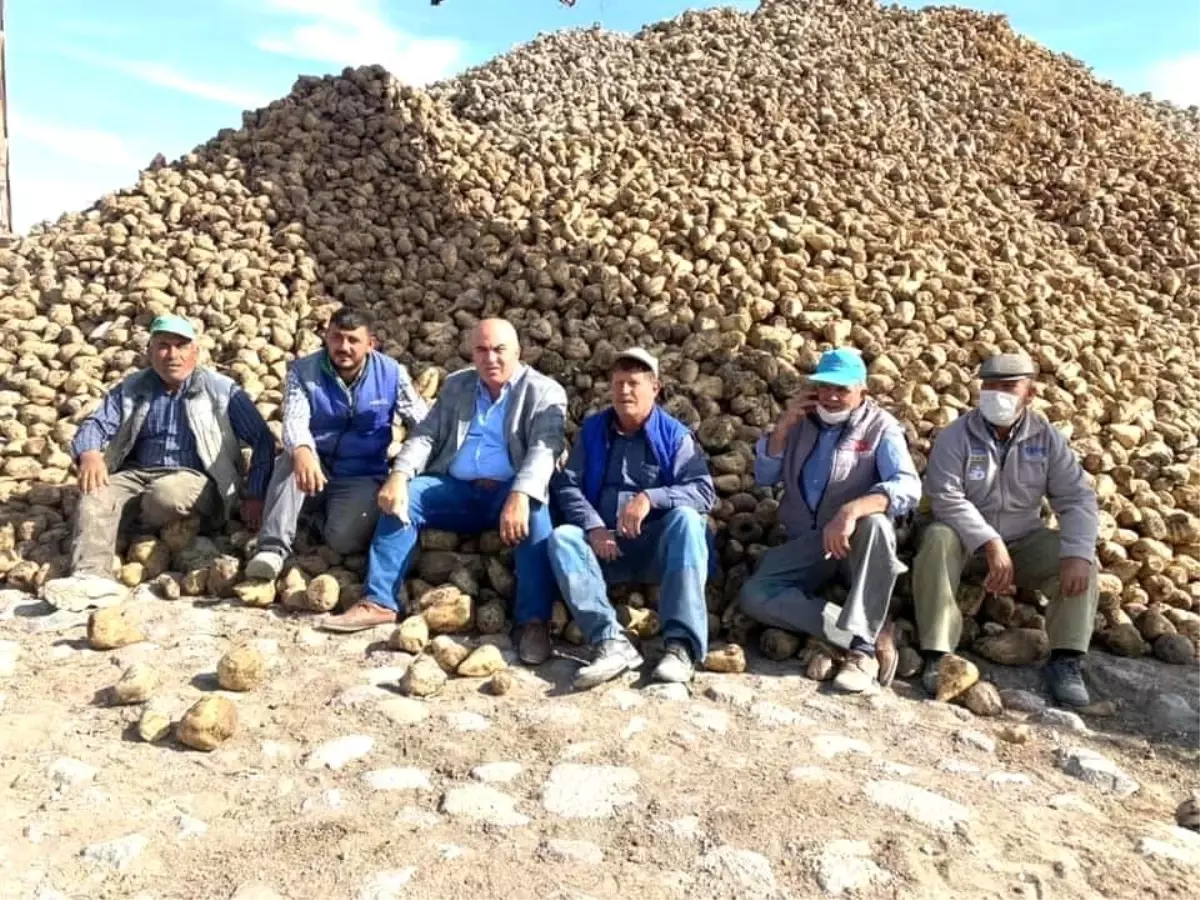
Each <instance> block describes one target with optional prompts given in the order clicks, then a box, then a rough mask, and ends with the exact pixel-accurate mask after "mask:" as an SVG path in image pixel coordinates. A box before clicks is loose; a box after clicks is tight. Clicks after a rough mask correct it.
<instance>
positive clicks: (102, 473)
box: [79, 450, 108, 494]
mask: <svg viewBox="0 0 1200 900" xmlns="http://www.w3.org/2000/svg"><path fill="white" fill-rule="evenodd" d="M106 487H108V466H107V465H106V464H105V462H104V454H103V453H101V452H100V451H99V450H85V451H83V453H80V454H79V489H80V490H81V491H83V492H84V493H85V494H94V493H95V492H96V491H99V490H101V489H103V488H106Z"/></svg>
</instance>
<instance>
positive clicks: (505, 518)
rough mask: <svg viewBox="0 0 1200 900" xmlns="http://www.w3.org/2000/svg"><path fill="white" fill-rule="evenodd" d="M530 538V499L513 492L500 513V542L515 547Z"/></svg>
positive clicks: (518, 492)
mask: <svg viewBox="0 0 1200 900" xmlns="http://www.w3.org/2000/svg"><path fill="white" fill-rule="evenodd" d="M527 537H529V497H528V496H526V495H525V494H522V493H521V492H520V491H513V492H512V493H511V494H509V495H508V499H507V500H505V501H504V509H502V510H501V511H500V540H502V541H504V543H505V544H507V545H508V546H510V547H515V546H517V544H519V543H521V541H523V540H525V538H527Z"/></svg>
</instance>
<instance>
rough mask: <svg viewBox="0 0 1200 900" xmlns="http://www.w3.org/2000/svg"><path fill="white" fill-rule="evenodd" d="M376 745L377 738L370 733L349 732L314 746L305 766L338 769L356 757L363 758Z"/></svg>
mask: <svg viewBox="0 0 1200 900" xmlns="http://www.w3.org/2000/svg"><path fill="white" fill-rule="evenodd" d="M374 746H375V738H373V737H371V736H370V735H369V734H348V735H346V736H345V737H340V738H334V739H333V740H331V741H325V742H324V743H322V744H318V745H317V746H316V747H314V748H313V750H312V752H311V753H309V754H308V758H307V759H306V760H305V761H304V768H306V769H308V770H310V771H312V770H315V769H333V770H334V771H337V770H338V769H340V768H342V767H343V766H345V765H346V764H347V763H350V762H353V761H354V760H356V759H362V758H363V757H364V756H366V755H367V754H368V753H370V752H371V748H372V747H374Z"/></svg>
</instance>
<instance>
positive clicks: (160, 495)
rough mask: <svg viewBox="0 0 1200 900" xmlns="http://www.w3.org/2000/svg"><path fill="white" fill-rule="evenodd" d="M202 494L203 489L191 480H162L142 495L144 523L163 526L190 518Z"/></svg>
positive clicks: (169, 477)
mask: <svg viewBox="0 0 1200 900" xmlns="http://www.w3.org/2000/svg"><path fill="white" fill-rule="evenodd" d="M202 493H203V487H202V486H200V485H198V484H197V483H196V482H195V481H193V479H191V478H182V477H176V476H167V477H166V478H160V479H158V480H157V481H155V482H154V483H153V484H152V485H150V487H149V488H147V489H146V492H145V493H144V494H142V521H143V522H145V523H146V524H147V525H152V526H162V525H169V524H170V523H172V522H175V521H178V520H179V519H182V518H184V517H186V516H190V515H191V514H192V513H193V512H194V511H195V508H196V503H197V501H198V500H199V499H200V495H201V494H202Z"/></svg>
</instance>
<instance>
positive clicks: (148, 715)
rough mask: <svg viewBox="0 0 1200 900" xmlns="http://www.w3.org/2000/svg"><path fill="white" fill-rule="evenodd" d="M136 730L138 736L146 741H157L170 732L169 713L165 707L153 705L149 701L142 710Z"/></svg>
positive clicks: (150, 742)
mask: <svg viewBox="0 0 1200 900" xmlns="http://www.w3.org/2000/svg"><path fill="white" fill-rule="evenodd" d="M137 730H138V737H140V738H141V739H142V740H143V741H145V742H146V743H148V744H154V743H157V742H158V741H161V740H162V739H163V738H165V737H166V736H167V735H169V734H170V733H171V715H170V713H168V712H167V711H166V710H165V709H163V708H159V707H155V705H154V704H153V703H151V704H150V705H148V706H147V707H146V708H145V709H143V710H142V715H141V718H139V719H138V726H137Z"/></svg>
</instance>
